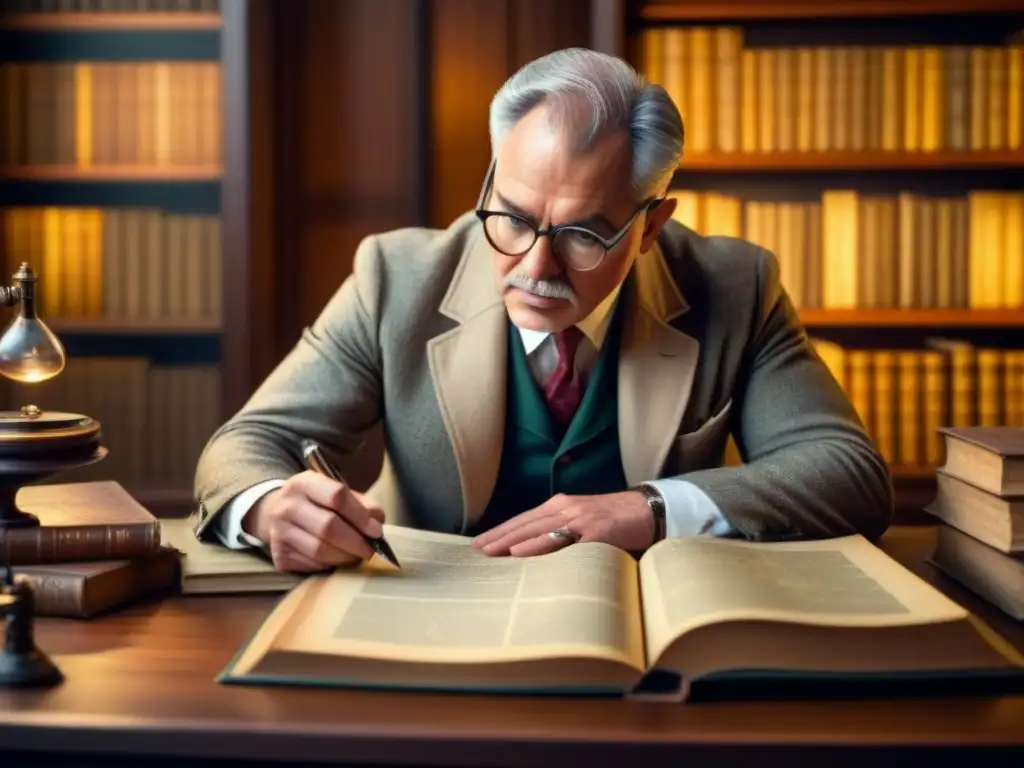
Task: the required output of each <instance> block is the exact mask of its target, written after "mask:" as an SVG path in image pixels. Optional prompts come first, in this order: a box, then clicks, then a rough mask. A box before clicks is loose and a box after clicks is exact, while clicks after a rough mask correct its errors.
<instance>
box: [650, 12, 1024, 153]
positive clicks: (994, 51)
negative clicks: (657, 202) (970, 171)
mask: <svg viewBox="0 0 1024 768" xmlns="http://www.w3.org/2000/svg"><path fill="white" fill-rule="evenodd" d="M640 45H641V55H640V57H641V58H640V64H639V68H640V70H641V72H642V73H643V74H644V76H645V77H647V79H648V80H650V81H651V82H654V83H658V84H660V85H662V86H663V87H664V88H665V90H666V91H667V92H668V94H669V95H670V96H671V97H672V100H673V101H675V103H676V106H678V107H679V109H680V111H681V112H682V114H683V119H684V121H685V125H686V145H687V151H688V153H690V154H703V153H710V152H725V153H730V152H749V153H769V152H857V151H882V152H935V151H938V150H951V151H960V152H967V151H981V150H1006V149H1011V150H1018V149H1022V148H1024V125H1022V111H1024V45H1021V44H1013V45H1005V46H967V45H959V46H957V45H952V46H938V45H936V46H904V47H889V46H869V45H863V46H854V45H835V46H816V47H811V46H800V47H771V48H767V47H765V48H744V40H743V30H742V29H739V28H735V27H692V28H691V27H651V28H648V29H645V30H643V31H642V32H641V34H640ZM684 165H685V158H684Z"/></svg>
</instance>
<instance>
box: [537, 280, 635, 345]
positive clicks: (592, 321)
mask: <svg viewBox="0 0 1024 768" xmlns="http://www.w3.org/2000/svg"><path fill="white" fill-rule="evenodd" d="M621 288H622V284H621V283H620V284H619V285H617V286H615V288H614V290H612V291H611V292H610V293H609V294H608V295H607V296H605V297H604V299H603V300H602V301H601V303H600V304H598V305H597V306H596V307H594V310H593V311H592V312H591V313H590V314H589V315H587V316H586V317H585V318H583V319H582V320H580V321H579V322H578V323H576V327H577V328H579V329H580V330H581V331H582V332H583V335H584V336H586V337H587V338H588V339H589V340H590V343H591V344H593V345H594V348H595V349H601V345H602V344H604V339H605V336H607V335H608V325H609V323H610V322H611V318H612V309H613V308H614V307H615V301H616V300H617V299H618V297H619V291H620V289H621ZM517 330H518V331H519V336H520V338H521V339H522V340H523V348H524V349H525V350H526V354H527V355H529V354H532V353H533V352H534V351H535V350H536V349H537V347H539V346H540V345H541V344H543V343H544V340H545V339H546V338H547V337H548V336H550V335H551V334H550V333H549V332H548V331H534V330H531V329H529V328H518V327H517Z"/></svg>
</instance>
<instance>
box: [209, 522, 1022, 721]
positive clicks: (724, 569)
mask: <svg viewBox="0 0 1024 768" xmlns="http://www.w3.org/2000/svg"><path fill="white" fill-rule="evenodd" d="M386 535H387V537H388V539H389V541H390V542H391V544H392V546H393V547H394V548H395V551H396V552H397V554H398V557H399V558H400V559H401V562H402V565H403V569H402V570H401V571H399V570H396V569H393V568H391V567H390V566H388V565H387V564H386V563H383V562H382V561H379V560H378V559H376V558H375V559H372V560H370V561H368V562H366V563H364V564H362V565H361V566H360V567H359V568H355V569H338V570H335V571H334V572H332V573H330V574H325V575H314V576H310V577H309V578H307V579H306V580H304V581H303V582H302V583H301V584H300V585H299V586H298V587H296V588H295V589H293V590H292V591H291V592H289V593H288V594H287V595H286V596H285V597H284V598H283V599H282V600H281V601H280V602H279V603H278V605H277V606H276V607H275V608H274V610H273V611H272V612H271V613H270V614H269V616H268V617H267V619H266V620H265V621H264V623H263V624H262V625H261V626H260V627H259V628H258V630H257V631H256V632H255V633H254V635H253V637H252V638H251V639H250V640H249V641H248V642H247V643H246V644H245V645H244V646H243V647H242V648H241V650H240V651H239V653H238V654H237V655H236V657H235V658H234V659H233V660H232V661H231V663H230V664H229V665H228V666H227V667H226V668H225V669H224V670H223V671H222V673H221V674H220V675H219V676H218V681H219V682H222V683H228V684H244V683H248V684H292V685H299V684H305V685H318V686H354V687H368V688H392V689H427V690H460V691H487V692H519V693H557V694H583V695H585V694H591V695H597V694H607V695H632V696H641V697H656V698H667V699H671V700H676V701H679V700H685V699H688V698H692V694H693V693H694V686H697V688H700V687H704V688H706V687H707V684H708V683H709V682H710V683H713V684H722V683H724V684H725V685H726V686H727V687H728V686H729V685H730V684H734V683H735V682H736V681H738V680H744V681H747V682H749V681H752V680H757V681H759V682H764V681H766V680H769V679H773V678H774V684H773V685H772V686H771V687H772V688H774V689H775V690H776V691H777V690H779V689H780V685H779V683H780V682H781V688H783V689H784V688H787V687H788V686H790V685H796V684H798V683H799V682H801V681H806V680H808V679H809V678H816V679H818V680H819V681H820V680H822V679H824V678H828V679H829V680H831V681H833V682H836V681H843V680H845V681H848V682H851V683H852V684H854V685H856V683H857V682H863V681H865V680H887V681H891V680H893V679H900V680H913V679H920V678H922V677H924V678H925V679H927V680H938V679H943V678H945V679H947V680H948V679H949V678H954V677H955V678H956V679H957V680H958V681H959V682H958V684H961V685H962V684H964V683H965V681H967V682H970V681H974V680H978V679H982V678H984V679H988V680H989V681H991V680H992V679H997V680H1000V681H1007V680H1012V681H1015V684H1016V685H1018V686H1019V685H1020V682H1021V678H1020V675H1021V672H1022V671H1024V659H1022V658H1021V656H1020V655H1019V654H1017V653H1016V652H1015V651H1014V649H1013V648H1012V646H1009V645H1008V644H1006V643H1005V642H1004V641H1002V640H1001V639H1000V638H998V637H997V636H995V635H994V634H993V633H991V631H990V630H988V629H987V628H985V627H984V626H982V625H980V624H977V622H976V621H975V620H974V619H973V618H972V617H971V616H970V614H968V612H967V611H965V610H964V609H963V608H961V607H960V606H959V605H957V604H956V603H954V602H952V601H951V600H949V599H948V598H946V597H945V596H944V595H943V594H942V593H940V592H939V591H938V590H936V589H934V588H933V587H931V586H930V585H928V584H927V583H926V582H924V581H923V580H922V579H920V578H918V577H917V576H915V575H913V574H912V573H910V572H909V571H908V570H906V569H905V568H903V567H902V566H901V565H899V564H898V563H897V562H896V561H895V560H892V559H891V558H889V557H888V556H887V555H885V554H884V553H883V552H882V551H881V550H879V549H878V548H876V547H875V546H873V545H872V544H871V543H869V542H868V541H867V540H866V539H864V538H863V537H861V536H850V537H845V538H839V539H834V540H826V541H809V542H782V543H773V544H764V543H751V542H741V541H735V540H728V539H714V538H704V537H695V538H681V539H668V540H665V541H661V542H659V543H658V544H656V545H655V546H654V547H652V548H651V549H650V550H649V551H648V552H646V553H645V554H644V555H643V557H642V558H640V559H639V561H637V560H635V559H634V558H633V557H632V556H631V555H629V554H628V553H625V552H623V551H621V550H619V549H616V548H614V547H611V546H609V545H606V544H601V543H581V544H576V545H573V546H571V547H567V548H565V549H562V550H560V551H558V552H555V553H553V554H548V555H544V556H540V557H534V558H522V559H520V558H489V557H487V556H486V555H484V554H482V553H480V552H479V551H478V550H476V549H474V548H473V547H472V546H471V540H470V539H468V538H466V537H462V536H455V535H450V534H439V533H427V532H421V531H415V530H411V529H407V528H396V527H393V526H386ZM697 698H701V694H698V696H697Z"/></svg>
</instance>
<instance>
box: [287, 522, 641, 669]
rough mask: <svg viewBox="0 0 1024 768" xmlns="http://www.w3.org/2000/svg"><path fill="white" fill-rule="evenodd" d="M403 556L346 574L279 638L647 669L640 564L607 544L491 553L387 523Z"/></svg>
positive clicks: (379, 654) (303, 644)
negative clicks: (519, 554) (528, 553)
mask: <svg viewBox="0 0 1024 768" xmlns="http://www.w3.org/2000/svg"><path fill="white" fill-rule="evenodd" d="M385 536H386V537H387V539H388V542H389V543H390V544H391V546H392V547H393V548H394V550H395V554H396V555H398V559H399V561H400V562H401V563H402V570H401V571H399V570H397V569H394V568H393V567H391V566H389V565H387V564H386V563H384V562H383V561H381V560H380V559H379V558H377V557H374V559H372V560H370V561H369V562H368V563H366V564H364V565H363V566H361V567H360V568H359V569H354V570H340V569H339V570H338V571H335V572H334V573H333V574H331V575H330V576H321V577H315V578H318V579H322V584H321V585H320V586H319V588H318V589H309V590H305V591H306V593H307V595H308V604H306V605H304V606H302V608H301V610H300V611H299V612H298V614H297V615H296V618H295V621H293V622H292V623H291V624H290V625H289V627H288V628H287V629H286V630H284V631H283V632H282V633H281V635H280V636H279V637H278V638H277V639H276V640H275V641H274V647H275V648H276V649H278V650H282V651H285V650H293V651H301V652H311V653H335V654H344V655H346V656H361V657H366V658H376V659H385V660H396V661H417V662H418V661H422V662H488V661H513V660H520V659H543V658H559V657H569V656H576V657H583V658H601V659H612V660H615V661H620V662H622V663H625V664H627V665H629V666H632V667H634V668H636V669H637V670H642V669H643V667H644V651H643V639H642V632H643V630H642V626H641V620H640V594H639V585H638V583H637V572H636V563H635V561H634V560H633V559H632V558H631V557H630V556H629V555H628V554H626V553H624V552H621V551H620V550H617V549H615V548H613V547H610V546H607V545H605V544H576V545H573V546H571V547H566V548H565V549H562V550H561V551H559V552H554V553H552V554H548V555H541V556H539V557H531V558H513V557H488V556H487V555H484V554H483V553H481V552H479V551H478V550H476V549H474V548H473V547H472V546H471V539H469V538H467V537H464V536H455V535H450V534H440V533H429V532H424V531H417V530H414V529H410V528H399V527H394V526H385Z"/></svg>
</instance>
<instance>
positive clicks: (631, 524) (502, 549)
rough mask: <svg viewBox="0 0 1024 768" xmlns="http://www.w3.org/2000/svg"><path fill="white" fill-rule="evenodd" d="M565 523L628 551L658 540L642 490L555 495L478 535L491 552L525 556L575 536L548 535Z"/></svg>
mask: <svg viewBox="0 0 1024 768" xmlns="http://www.w3.org/2000/svg"><path fill="white" fill-rule="evenodd" d="M559 528H565V529H568V530H569V531H571V532H572V533H573V534H575V535H576V536H578V537H579V541H581V542H583V541H603V542H605V543H607V544H611V545H613V546H616V547H619V548H620V549H624V550H626V551H637V550H642V549H646V548H647V547H649V546H650V545H651V544H652V543H653V541H654V515H653V514H652V513H651V508H650V507H649V506H648V505H647V500H646V499H645V498H644V496H643V494H641V493H640V492H639V491H625V492H623V493H609V494H602V495H600V496H566V495H563V494H559V495H557V496H552V497H551V498H550V499H549V500H548V501H546V502H544V503H543V504H541V505H540V506H539V507H536V508H534V509H531V510H529V511H528V512H523V513H522V514H521V515H516V516H515V517H513V518H512V519H511V520H508V521H506V522H504V523H502V524H501V525H498V526H495V527H494V528H492V529H491V530H489V531H487V532H486V533H482V534H480V535H479V536H477V537H476V538H475V539H474V540H473V546H475V547H477V548H479V549H481V550H483V552H484V553H485V554H488V555H513V556H516V557H524V556H530V555H543V554H545V553H547V552H553V551H554V550H556V549H561V548H562V547H564V546H565V545H566V544H569V543H571V539H566V538H562V537H559V538H554V537H552V536H549V535H548V534H549V533H550V532H551V531H556V530H558V529H559Z"/></svg>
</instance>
